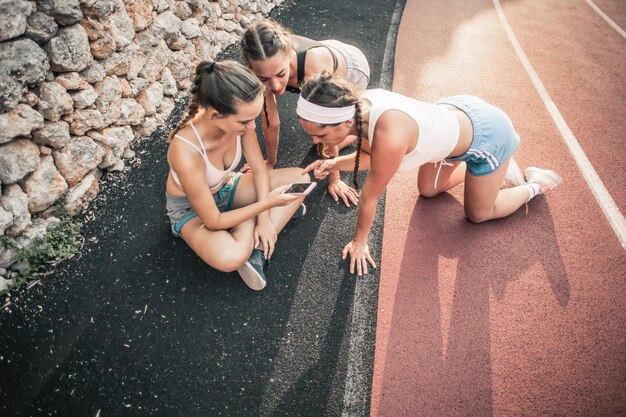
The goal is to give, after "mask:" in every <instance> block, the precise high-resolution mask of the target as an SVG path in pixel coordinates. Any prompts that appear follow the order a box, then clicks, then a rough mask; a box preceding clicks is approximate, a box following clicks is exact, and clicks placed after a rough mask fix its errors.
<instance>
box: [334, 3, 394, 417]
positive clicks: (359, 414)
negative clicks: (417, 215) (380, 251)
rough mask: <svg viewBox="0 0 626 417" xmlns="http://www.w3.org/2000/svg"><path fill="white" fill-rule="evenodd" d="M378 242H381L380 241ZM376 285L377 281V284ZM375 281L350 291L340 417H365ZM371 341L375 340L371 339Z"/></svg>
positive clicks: (389, 63)
mask: <svg viewBox="0 0 626 417" xmlns="http://www.w3.org/2000/svg"><path fill="white" fill-rule="evenodd" d="M405 3H406V0H398V1H397V2H396V7H395V10H394V12H393V16H392V17H391V24H390V25H389V31H388V32H387V41H386V43H385V53H384V54H383V62H382V65H381V67H382V68H381V74H380V83H379V87H380V88H385V89H391V83H392V81H393V57H394V51H395V49H396V38H397V34H398V27H399V26H400V17H401V16H402V11H403V10H404V5H405ZM381 240H382V239H381ZM377 273H380V269H378V271H377ZM377 281H378V282H379V280H377ZM375 282H376V281H372V280H366V279H362V278H359V277H357V278H356V288H355V289H354V302H353V304H352V324H351V325H350V350H349V352H348V369H347V371H346V385H345V388H344V392H343V410H342V412H341V416H342V417H366V416H369V412H368V410H369V408H370V407H369V406H370V402H368V401H367V399H368V397H369V396H370V395H371V379H370V369H371V368H373V365H372V366H371V367H370V365H369V364H368V363H367V362H366V360H367V359H368V358H369V354H368V344H367V343H366V338H367V334H368V330H369V328H370V326H371V325H372V323H371V322H370V320H368V313H367V311H368V306H369V307H370V308H371V304H372V303H373V302H375V301H376V296H377V292H378V286H377V285H374V284H375ZM374 337H375V336H374Z"/></svg>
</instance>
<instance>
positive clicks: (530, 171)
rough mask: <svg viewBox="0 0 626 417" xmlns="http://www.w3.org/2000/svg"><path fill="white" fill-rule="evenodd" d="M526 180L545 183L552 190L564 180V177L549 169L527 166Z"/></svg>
mask: <svg viewBox="0 0 626 417" xmlns="http://www.w3.org/2000/svg"><path fill="white" fill-rule="evenodd" d="M526 181H528V182H529V183H531V182H535V183H537V184H542V185H545V186H546V187H548V189H549V190H552V189H554V187H556V186H557V185H559V184H560V183H561V181H563V178H561V177H560V176H559V175H558V174H557V173H556V172H554V171H551V170H549V169H541V168H537V167H528V168H526Z"/></svg>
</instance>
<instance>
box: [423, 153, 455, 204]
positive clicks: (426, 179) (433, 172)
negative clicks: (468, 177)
mask: <svg viewBox="0 0 626 417" xmlns="http://www.w3.org/2000/svg"><path fill="white" fill-rule="evenodd" d="M440 163H441V162H438V163H437V164H425V165H422V166H421V167H420V168H419V171H418V175H417V189H418V191H419V193H420V195H421V196H424V197H434V196H436V195H438V194H441V193H442V192H444V191H447V190H449V189H451V188H454V187H456V186H457V185H459V184H461V183H462V182H463V181H464V180H465V163H464V162H461V161H453V162H451V163H452V165H451V166H449V165H443V166H442V167H441V171H439V164H440ZM438 171H439V177H437V172H438ZM435 179H437V186H436V187H435Z"/></svg>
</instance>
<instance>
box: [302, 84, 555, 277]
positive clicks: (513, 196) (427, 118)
mask: <svg viewBox="0 0 626 417" xmlns="http://www.w3.org/2000/svg"><path fill="white" fill-rule="evenodd" d="M296 112H297V113H298V116H299V117H300V124H301V125H302V127H303V128H304V130H305V131H306V132H307V133H308V134H309V135H311V137H312V139H313V142H314V143H325V144H329V145H334V144H338V143H341V142H342V141H343V140H344V139H345V138H346V136H348V135H356V136H357V145H356V147H357V150H356V152H354V153H352V154H350V155H344V156H341V157H338V158H335V159H329V160H318V161H315V162H313V163H312V164H310V165H309V166H308V167H307V168H306V169H305V172H309V171H311V170H313V171H314V175H315V177H316V178H318V179H322V178H325V177H326V176H327V175H329V174H330V173H331V172H334V171H338V170H341V171H346V170H353V171H354V177H353V182H354V186H355V188H356V189H358V188H359V184H358V182H357V172H358V170H359V169H369V173H368V176H367V179H366V181H365V185H364V187H363V191H362V193H361V195H360V202H359V214H358V220H357V227H356V232H355V233H354V237H353V238H352V241H350V243H348V244H347V245H346V246H345V247H344V249H343V252H342V256H343V258H344V259H345V258H346V256H347V255H348V254H349V255H350V272H351V273H354V269H355V265H356V271H357V273H358V275H361V274H362V273H365V274H367V272H368V269H367V268H368V266H367V263H368V262H369V263H370V264H371V265H372V266H373V267H376V263H375V262H374V260H373V259H372V257H371V256H370V253H369V246H368V244H367V241H368V234H369V231H370V228H371V227H372V222H373V220H374V215H375V213H376V203H377V200H378V197H379V196H380V194H381V193H382V192H383V191H384V189H385V187H386V186H387V184H388V183H389V181H390V180H391V177H392V176H393V175H394V174H395V173H396V172H405V171H410V170H413V169H416V168H418V167H419V175H418V177H417V187H418V190H419V192H420V194H421V195H422V196H424V197H434V196H436V195H438V194H440V193H442V192H444V191H446V190H449V189H450V188H452V187H455V186H456V185H458V184H460V183H462V182H465V197H464V200H465V204H464V207H465V214H466V216H467V218H468V219H469V220H470V221H471V222H474V223H481V222H484V221H487V220H491V219H498V218H501V217H505V216H508V215H509V214H512V213H513V212H515V211H516V210H517V209H518V208H520V207H521V206H522V205H524V203H526V202H528V201H529V200H530V199H532V198H533V197H535V196H537V195H539V194H543V193H545V192H547V191H550V190H552V189H553V188H554V187H555V186H557V185H558V184H559V183H560V182H561V178H560V177H559V176H558V175H557V174H556V173H554V172H553V171H549V170H544V169H540V168H535V167H529V168H528V169H526V181H528V183H526V184H525V183H524V181H523V177H522V174H521V172H519V168H518V167H517V165H516V164H511V167H512V168H513V169H514V171H517V172H513V174H515V175H513V177H514V178H517V182H518V183H519V185H517V186H515V187H512V188H507V189H501V188H502V185H503V183H504V179H505V174H506V173H507V168H508V167H509V162H510V161H511V159H512V158H511V155H512V154H513V152H515V150H516V149H517V147H518V145H519V136H518V135H517V133H516V132H515V129H514V128H513V125H512V124H511V120H510V119H509V117H508V116H507V115H506V114H505V113H504V112H503V111H502V110H500V109H499V108H497V107H495V106H493V105H491V104H489V103H486V102H485V101H483V100H482V99H480V98H478V97H474V96H455V97H449V98H445V99H442V100H439V101H438V102H437V103H436V104H429V103H424V102H421V101H418V100H415V99H413V98H409V97H406V96H403V95H400V94H397V93H393V92H390V91H386V90H382V89H376V90H367V91H364V92H363V93H361V94H360V96H357V95H356V94H355V93H354V91H353V89H352V88H351V85H350V84H349V83H347V82H346V81H345V80H343V79H341V78H339V77H336V76H332V75H330V74H328V73H324V74H321V75H319V76H316V77H314V78H312V79H311V80H309V81H308V82H307V83H306V84H305V85H304V86H303V87H302V92H301V93H300V97H299V99H298V105H297V110H296Z"/></svg>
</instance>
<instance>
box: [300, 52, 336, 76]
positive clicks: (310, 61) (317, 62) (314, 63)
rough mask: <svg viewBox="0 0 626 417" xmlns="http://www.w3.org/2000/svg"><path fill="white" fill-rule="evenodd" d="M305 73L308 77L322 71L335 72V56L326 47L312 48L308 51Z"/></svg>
mask: <svg viewBox="0 0 626 417" xmlns="http://www.w3.org/2000/svg"><path fill="white" fill-rule="evenodd" d="M304 65H305V68H304V73H305V74H306V76H307V78H308V77H312V76H315V75H317V74H319V73H321V72H322V71H328V72H331V73H332V72H333V57H332V55H331V53H330V51H329V50H328V48H324V47H315V48H311V49H309V50H308V51H307V53H306V61H305V64H304Z"/></svg>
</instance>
